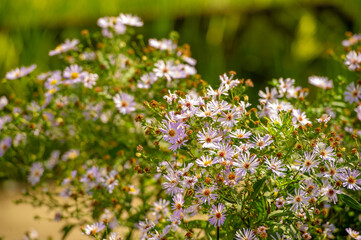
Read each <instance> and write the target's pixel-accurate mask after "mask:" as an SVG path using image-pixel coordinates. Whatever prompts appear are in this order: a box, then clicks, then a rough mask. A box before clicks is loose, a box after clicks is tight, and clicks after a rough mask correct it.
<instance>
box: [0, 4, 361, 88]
mask: <svg viewBox="0 0 361 240" xmlns="http://www.w3.org/2000/svg"><path fill="white" fill-rule="evenodd" d="M120 12H128V13H133V14H137V15H139V16H140V17H141V18H143V19H144V20H145V28H144V30H143V31H146V32H143V33H144V35H145V37H147V38H148V37H149V36H158V38H163V37H168V35H167V34H168V32H170V31H171V30H173V29H174V30H176V31H178V32H179V33H180V36H181V37H180V41H181V43H189V44H190V45H191V46H192V49H193V57H194V58H196V59H197V60H198V64H197V68H198V70H199V73H201V74H202V76H203V78H204V79H205V80H206V81H208V82H210V83H211V84H215V83H217V82H218V79H217V78H216V77H215V76H217V75H219V74H221V73H223V72H226V71H229V70H235V71H236V72H237V73H238V76H243V77H245V78H252V79H253V80H254V82H255V83H256V88H255V90H254V92H253V93H254V94H255V93H256V89H259V88H260V87H263V86H264V85H265V83H266V81H269V80H271V79H272V78H279V77H292V78H296V79H297V80H298V81H301V82H303V83H304V85H305V82H306V81H307V77H308V76H309V75H313V74H316V75H327V76H330V77H331V78H332V77H335V76H336V75H338V74H340V72H341V71H342V68H341V66H340V65H339V64H337V63H335V62H333V60H332V59H331V57H329V56H328V55H327V54H326V52H327V50H328V49H329V48H333V49H336V50H338V51H341V50H342V47H341V44H340V43H341V41H342V39H343V38H344V34H345V32H346V31H353V32H360V31H361V21H360V20H361V1H359V0H348V1H339V0H327V1H326V0H324V1H321V0H313V1H311V0H310V1H306V0H248V1H243V0H242V1H237V0H197V1H194V0H183V1H168V0H158V1H156V0H155V1H149V0H136V1H125V0H118V1H114V0H92V1H89V0H78V1H71V0H51V1H46V0H16V1H14V0H2V1H1V5H0V48H1V51H0V76H4V75H5V73H6V72H7V71H8V70H10V69H12V68H14V67H16V66H18V65H29V64H31V63H36V64H38V66H39V67H40V68H41V69H42V70H47V69H54V68H56V67H57V66H58V62H57V61H56V60H55V59H53V58H52V59H50V58H49V57H48V51H49V49H53V48H55V46H56V45H57V44H59V43H61V42H63V40H64V39H65V38H74V37H79V35H80V31H81V30H82V29H84V28H87V29H89V30H90V31H95V29H96V28H97V27H96V20H97V19H98V18H99V17H102V16H112V15H117V14H118V13H120ZM342 73H343V74H347V73H346V72H342Z"/></svg>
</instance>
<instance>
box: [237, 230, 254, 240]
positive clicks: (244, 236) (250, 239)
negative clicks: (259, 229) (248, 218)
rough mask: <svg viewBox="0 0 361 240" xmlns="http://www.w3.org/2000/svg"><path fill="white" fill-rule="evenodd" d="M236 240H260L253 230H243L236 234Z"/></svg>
mask: <svg viewBox="0 0 361 240" xmlns="http://www.w3.org/2000/svg"><path fill="white" fill-rule="evenodd" d="M235 239H236V240H258V238H257V237H256V235H255V234H254V233H253V231H252V230H251V229H246V228H243V229H242V230H241V229H239V230H238V231H237V232H236V238H235Z"/></svg>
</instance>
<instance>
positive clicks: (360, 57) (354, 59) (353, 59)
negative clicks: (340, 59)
mask: <svg viewBox="0 0 361 240" xmlns="http://www.w3.org/2000/svg"><path fill="white" fill-rule="evenodd" d="M360 63H361V54H360V53H357V52H355V51H351V52H349V53H348V54H347V55H346V59H345V62H344V64H345V65H346V66H347V68H348V70H350V71H358V70H359V69H360V65H359V64H360Z"/></svg>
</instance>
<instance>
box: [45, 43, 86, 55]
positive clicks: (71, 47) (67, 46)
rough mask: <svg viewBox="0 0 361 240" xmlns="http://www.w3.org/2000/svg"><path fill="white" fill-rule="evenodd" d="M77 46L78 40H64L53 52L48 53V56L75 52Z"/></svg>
mask: <svg viewBox="0 0 361 240" xmlns="http://www.w3.org/2000/svg"><path fill="white" fill-rule="evenodd" d="M78 44H79V40H78V39H73V40H70V39H66V40H65V42H64V43H62V44H60V45H58V46H57V47H56V48H55V49H54V50H51V51H50V52H49V56H54V55H58V54H60V53H64V52H68V51H70V50H76V49H77V45H78Z"/></svg>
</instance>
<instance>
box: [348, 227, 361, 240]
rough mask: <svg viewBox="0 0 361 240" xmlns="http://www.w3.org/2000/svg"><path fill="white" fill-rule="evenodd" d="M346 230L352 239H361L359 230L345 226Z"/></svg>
mask: <svg viewBox="0 0 361 240" xmlns="http://www.w3.org/2000/svg"><path fill="white" fill-rule="evenodd" d="M346 232H347V233H348V235H350V237H352V238H353V239H357V240H361V235H360V233H359V232H357V231H355V230H352V229H351V228H346Z"/></svg>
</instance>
